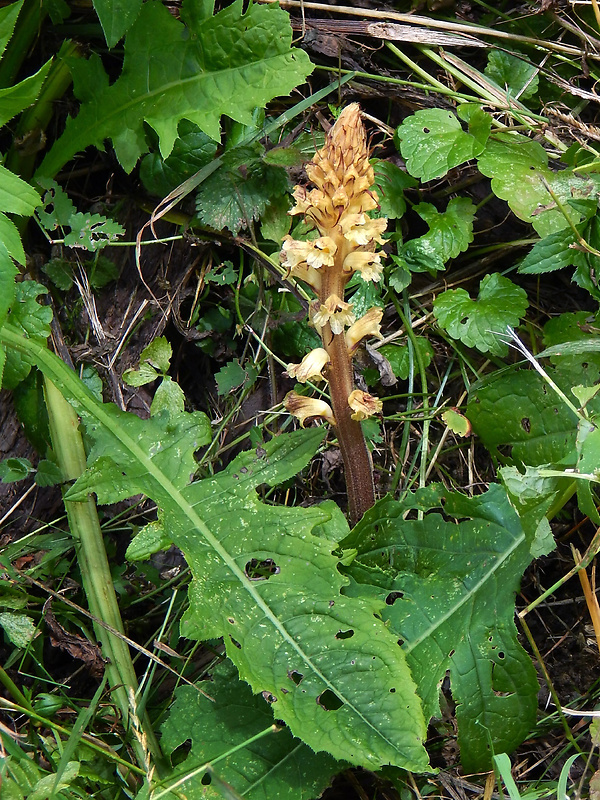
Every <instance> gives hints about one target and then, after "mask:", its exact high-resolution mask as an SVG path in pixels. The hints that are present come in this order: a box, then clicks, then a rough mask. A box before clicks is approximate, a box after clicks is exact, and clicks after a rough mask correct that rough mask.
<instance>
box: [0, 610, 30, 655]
mask: <svg viewBox="0 0 600 800" xmlns="http://www.w3.org/2000/svg"><path fill="white" fill-rule="evenodd" d="M0 627H1V628H3V629H4V633H5V634H6V637H7V638H8V640H9V641H10V642H11V643H12V644H14V646H15V647H27V646H28V645H29V644H31V642H32V641H33V638H34V636H35V632H36V627H35V623H34V622H33V620H32V619H31V618H30V617H28V616H26V615H25V614H16V613H12V612H10V611H0Z"/></svg>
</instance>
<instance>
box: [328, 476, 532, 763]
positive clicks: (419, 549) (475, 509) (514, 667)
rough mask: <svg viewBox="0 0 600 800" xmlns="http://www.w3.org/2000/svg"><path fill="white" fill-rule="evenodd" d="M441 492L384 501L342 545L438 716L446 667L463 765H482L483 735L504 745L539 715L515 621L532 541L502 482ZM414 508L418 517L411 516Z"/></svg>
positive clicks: (487, 756) (486, 757) (486, 759)
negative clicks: (475, 490) (475, 491)
mask: <svg viewBox="0 0 600 800" xmlns="http://www.w3.org/2000/svg"><path fill="white" fill-rule="evenodd" d="M432 490H433V487H429V488H428V490H427V492H428V495H429V497H431V495H432V494H433V491H432ZM437 491H438V497H437V498H434V499H433V502H432V500H428V497H427V495H425V496H423V498H422V499H419V497H418V495H417V496H416V497H414V498H412V497H411V498H408V499H407V500H406V501H405V502H404V503H399V502H397V501H395V500H393V499H391V498H389V497H387V498H384V499H383V500H380V501H379V502H378V503H377V504H376V506H375V507H374V508H373V509H371V510H370V511H368V512H367V513H366V514H365V516H364V518H363V520H362V521H361V522H360V523H359V524H358V525H357V526H356V528H355V529H354V531H353V532H352V533H351V534H350V536H349V537H348V538H347V539H345V540H344V542H343V543H342V545H343V546H347V547H354V548H356V550H357V551H358V553H357V556H356V558H355V560H354V561H353V562H352V564H351V565H350V566H349V567H348V569H347V571H348V573H349V574H350V575H351V576H352V578H353V579H354V580H355V581H356V585H355V586H354V588H353V593H354V594H357V593H361V591H368V592H369V594H370V595H372V594H373V593H375V594H376V596H377V597H379V598H380V599H381V600H383V601H385V604H384V606H383V609H384V610H383V612H382V613H383V616H384V618H385V620H386V622H387V623H388V624H389V625H390V627H391V630H392V631H393V632H394V633H395V634H396V635H397V636H400V637H401V639H402V640H403V649H404V652H405V653H406V655H407V659H408V661H409V663H410V665H411V668H412V670H413V674H414V675H415V676H417V680H418V685H419V691H420V692H421V695H422V698H423V703H424V707H425V710H426V716H427V717H429V716H432V715H436V716H439V714H440V711H439V694H438V692H439V683H440V681H441V680H442V679H443V677H444V675H445V673H446V670H449V671H450V682H451V687H452V696H453V698H454V701H455V702H456V715H457V720H458V737H459V744H460V749H461V759H462V763H463V767H464V769H465V770H467V771H481V770H486V769H489V767H490V762H491V752H490V749H489V745H488V736H489V738H490V740H491V742H492V745H493V747H494V751H495V752H504V751H507V752H510V751H511V750H512V749H514V748H515V747H516V746H517V745H518V744H519V743H520V742H521V741H522V740H523V739H524V738H525V737H526V735H527V734H528V733H529V731H530V729H531V726H532V725H533V724H534V722H535V716H536V709H537V691H538V685H537V680H536V674H535V669H534V668H533V665H532V663H531V659H530V658H529V656H528V655H527V653H526V652H525V651H524V650H523V648H522V647H521V645H520V644H519V642H518V639H517V630H516V628H515V624H514V621H513V616H514V599H515V592H516V591H517V590H518V588H519V583H520V578H521V575H522V573H523V571H524V569H525V568H526V567H527V565H528V564H529V562H530V561H531V553H530V542H529V541H528V537H527V535H526V534H525V532H524V531H523V529H522V527H521V523H520V520H519V517H518V515H517V513H516V512H515V510H514V509H513V508H512V506H511V505H510V503H509V502H508V499H507V497H506V493H505V492H504V490H503V489H502V488H501V487H500V486H497V485H492V486H490V488H489V490H488V491H487V492H486V493H485V494H483V495H479V496H477V497H466V496H464V495H460V494H458V493H452V492H449V491H445V490H442V489H441V488H440V487H438V489H437ZM442 504H443V512H444V516H442V515H441V513H439V512H438V511H437V509H441V507H442ZM417 508H418V509H422V510H424V511H425V512H426V514H425V516H424V518H423V519H422V520H417V519H411V518H408V519H407V518H406V512H407V511H408V510H409V509H417ZM448 518H450V519H448ZM362 586H364V587H365V589H361V587H362Z"/></svg>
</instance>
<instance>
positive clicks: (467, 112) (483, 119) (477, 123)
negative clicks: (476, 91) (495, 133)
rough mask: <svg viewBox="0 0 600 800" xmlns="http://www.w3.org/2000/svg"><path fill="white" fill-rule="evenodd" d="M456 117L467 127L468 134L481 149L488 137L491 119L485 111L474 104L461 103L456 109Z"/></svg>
mask: <svg viewBox="0 0 600 800" xmlns="http://www.w3.org/2000/svg"><path fill="white" fill-rule="evenodd" d="M456 113H457V114H458V116H459V117H460V118H461V119H462V120H464V122H467V123H468V125H469V133H470V134H471V136H474V137H475V138H476V139H477V141H478V142H479V144H480V145H481V146H482V147H485V144H486V142H487V140H488V139H489V136H490V131H491V129H492V117H491V115H490V114H488V113H487V111H484V110H483V109H482V108H481V106H479V105H477V104H476V103H463V104H462V105H460V106H459V107H458V109H457V112H456Z"/></svg>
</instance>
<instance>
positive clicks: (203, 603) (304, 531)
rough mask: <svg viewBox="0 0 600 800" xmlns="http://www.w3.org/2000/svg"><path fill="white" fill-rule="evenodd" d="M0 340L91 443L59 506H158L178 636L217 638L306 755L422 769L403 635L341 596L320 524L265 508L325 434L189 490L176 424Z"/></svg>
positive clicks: (419, 719) (292, 437) (187, 458)
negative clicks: (171, 551)
mask: <svg viewBox="0 0 600 800" xmlns="http://www.w3.org/2000/svg"><path fill="white" fill-rule="evenodd" d="M0 341H1V342H2V343H3V344H4V345H10V346H11V347H12V348H14V349H17V348H18V349H21V350H26V351H27V352H28V353H29V354H30V356H33V357H35V360H36V363H37V364H38V366H39V367H40V368H41V369H42V370H43V371H44V374H46V375H47V377H48V378H49V379H50V380H52V382H53V383H54V385H56V386H57V387H58V388H59V389H60V390H61V391H62V392H63V393H65V395H66V396H67V397H68V398H69V400H70V402H71V403H72V404H73V407H74V408H75V410H76V412H77V413H78V415H79V416H80V418H81V419H82V422H83V424H84V425H85V427H86V435H87V436H88V437H89V439H90V441H92V442H93V443H94V444H93V447H92V449H91V451H90V454H89V463H90V468H89V469H88V471H87V472H86V473H85V474H84V476H82V478H80V479H79V480H78V481H77V482H76V483H75V485H74V487H73V488H71V489H70V490H69V492H67V495H66V496H67V498H68V499H72V500H77V499H83V498H85V497H87V495H88V493H89V492H91V491H92V492H96V493H97V494H98V499H99V501H100V502H114V501H115V499H117V498H123V497H125V496H132V495H135V494H139V493H143V494H145V495H147V496H148V497H150V498H152V499H154V501H155V502H156V503H157V505H158V507H159V509H160V513H161V514H162V517H161V519H164V522H165V527H166V532H167V533H168V535H169V536H170V537H171V539H172V541H173V542H174V544H175V545H176V546H178V547H180V549H181V550H182V551H183V552H184V553H185V556H186V560H187V562H188V564H189V565H190V570H191V572H192V575H193V576H194V578H193V583H192V585H191V587H190V595H189V600H190V607H189V611H188V613H187V614H186V616H185V618H184V620H183V622H182V635H186V636H188V637H189V636H192V637H198V638H208V639H211V638H215V637H221V636H222V637H223V638H224V642H225V647H226V650H227V655H228V656H229V658H230V659H231V660H232V661H233V662H234V663H235V664H236V666H237V668H238V672H239V674H240V677H241V679H242V680H245V681H246V682H248V683H250V685H251V687H252V690H253V691H254V693H258V692H268V693H269V694H270V695H273V697H274V698H277V702H276V708H277V712H276V714H277V718H278V719H282V720H283V721H284V722H285V723H286V724H287V725H288V727H289V728H290V730H291V732H292V734H293V735H297V736H301V737H302V739H303V740H304V741H305V743H306V744H307V745H308V746H309V747H311V748H312V749H313V750H315V751H321V750H325V751H326V752H329V753H330V754H331V755H332V756H333V757H334V758H338V759H344V760H346V761H348V762H351V763H354V764H359V765H362V766H365V767H370V768H378V767H379V766H381V764H384V763H391V764H394V765H396V766H400V767H402V768H405V769H411V770H413V771H423V770H425V769H426V768H427V763H428V760H427V754H426V751H425V749H424V747H423V745H422V741H423V737H424V735H425V723H424V720H423V716H422V711H421V707H420V703H419V700H418V698H417V696H416V688H415V684H414V683H413V681H412V679H411V677H410V672H409V670H408V668H407V665H406V663H405V659H404V657H403V654H402V650H401V649H400V647H398V644H397V637H396V636H394V635H393V634H392V633H390V631H389V630H388V629H387V627H386V626H385V625H384V624H383V623H382V621H381V620H380V619H379V618H378V617H377V616H375V615H376V614H377V612H378V611H379V610H380V604H379V603H374V602H371V601H365V600H356V599H354V598H350V597H345V596H343V595H342V594H341V589H342V586H343V585H344V583H345V579H344V578H343V577H342V576H341V574H340V572H339V570H338V559H337V558H336V557H334V556H333V555H332V549H333V548H334V547H335V546H336V542H333V541H329V540H327V539H325V538H323V537H322V536H316V535H314V534H313V533H312V529H313V527H314V526H315V525H316V524H319V523H322V522H324V521H325V520H326V518H327V516H328V514H327V512H326V511H323V510H320V509H319V508H315V507H313V508H289V507H286V506H275V505H268V504H265V503H262V502H261V501H260V499H259V497H258V495H257V492H256V487H257V486H260V485H262V484H267V485H270V486H273V485H278V484H280V483H282V482H283V481H286V480H288V479H289V478H291V477H293V476H294V475H295V474H296V473H297V472H298V471H299V470H300V469H302V468H303V467H304V466H305V465H306V464H307V463H308V461H309V459H310V458H311V457H312V455H313V454H314V452H315V450H316V448H317V447H318V446H319V444H320V443H321V441H322V437H323V435H324V431H323V430H322V429H319V428H316V429H307V430H299V431H296V432H294V433H293V434H289V435H279V436H276V437H274V438H273V439H272V440H271V441H270V442H267V443H266V444H265V445H264V446H259V447H258V448H257V449H256V450H253V451H249V452H246V453H242V454H240V455H239V456H238V457H237V458H236V459H235V460H234V461H233V462H232V463H231V464H230V465H229V466H228V467H227V469H226V470H224V471H223V472H222V473H220V474H219V475H217V476H215V477H213V478H207V479H204V480H200V481H197V482H195V483H192V484H188V481H189V474H190V470H189V465H190V464H193V453H194V450H195V449H196V447H197V442H196V441H195V438H194V437H192V436H189V435H188V433H187V432H186V430H182V429H181V420H180V417H177V418H176V420H175V421H170V420H167V419H165V418H164V415H163V414H161V415H159V416H158V417H153V418H150V419H149V420H141V419H139V418H138V417H136V416H135V415H132V414H127V413H125V412H121V411H119V410H118V409H117V408H116V407H114V406H111V405H103V404H100V403H98V401H97V400H96V399H95V398H94V397H93V395H92V394H91V393H90V392H88V391H87V389H86V388H85V387H84V386H83V385H82V384H81V382H80V381H79V380H78V379H77V377H76V376H75V375H74V374H73V373H72V371H70V370H69V369H68V368H67V367H65V365H64V364H63V363H62V362H61V361H60V359H59V358H57V357H56V356H54V354H52V353H50V352H49V351H48V350H47V349H46V348H45V347H44V346H42V345H40V344H39V343H37V342H36V341H32V340H27V341H25V340H23V339H22V338H21V337H20V336H19V335H18V333H17V332H16V331H14V329H12V328H10V327H9V326H8V325H5V326H4V328H2V329H1V330H0ZM182 416H184V417H187V416H191V415H182ZM290 676H291V677H290ZM358 677H359V678H360V680H358V679H357V678H358ZM296 681H298V682H296ZM284 690H285V691H284ZM391 690H394V691H391Z"/></svg>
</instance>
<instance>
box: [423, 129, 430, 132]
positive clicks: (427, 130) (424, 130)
mask: <svg viewBox="0 0 600 800" xmlns="http://www.w3.org/2000/svg"><path fill="white" fill-rule="evenodd" d="M423 133H431V131H430V129H429V128H423Z"/></svg>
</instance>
